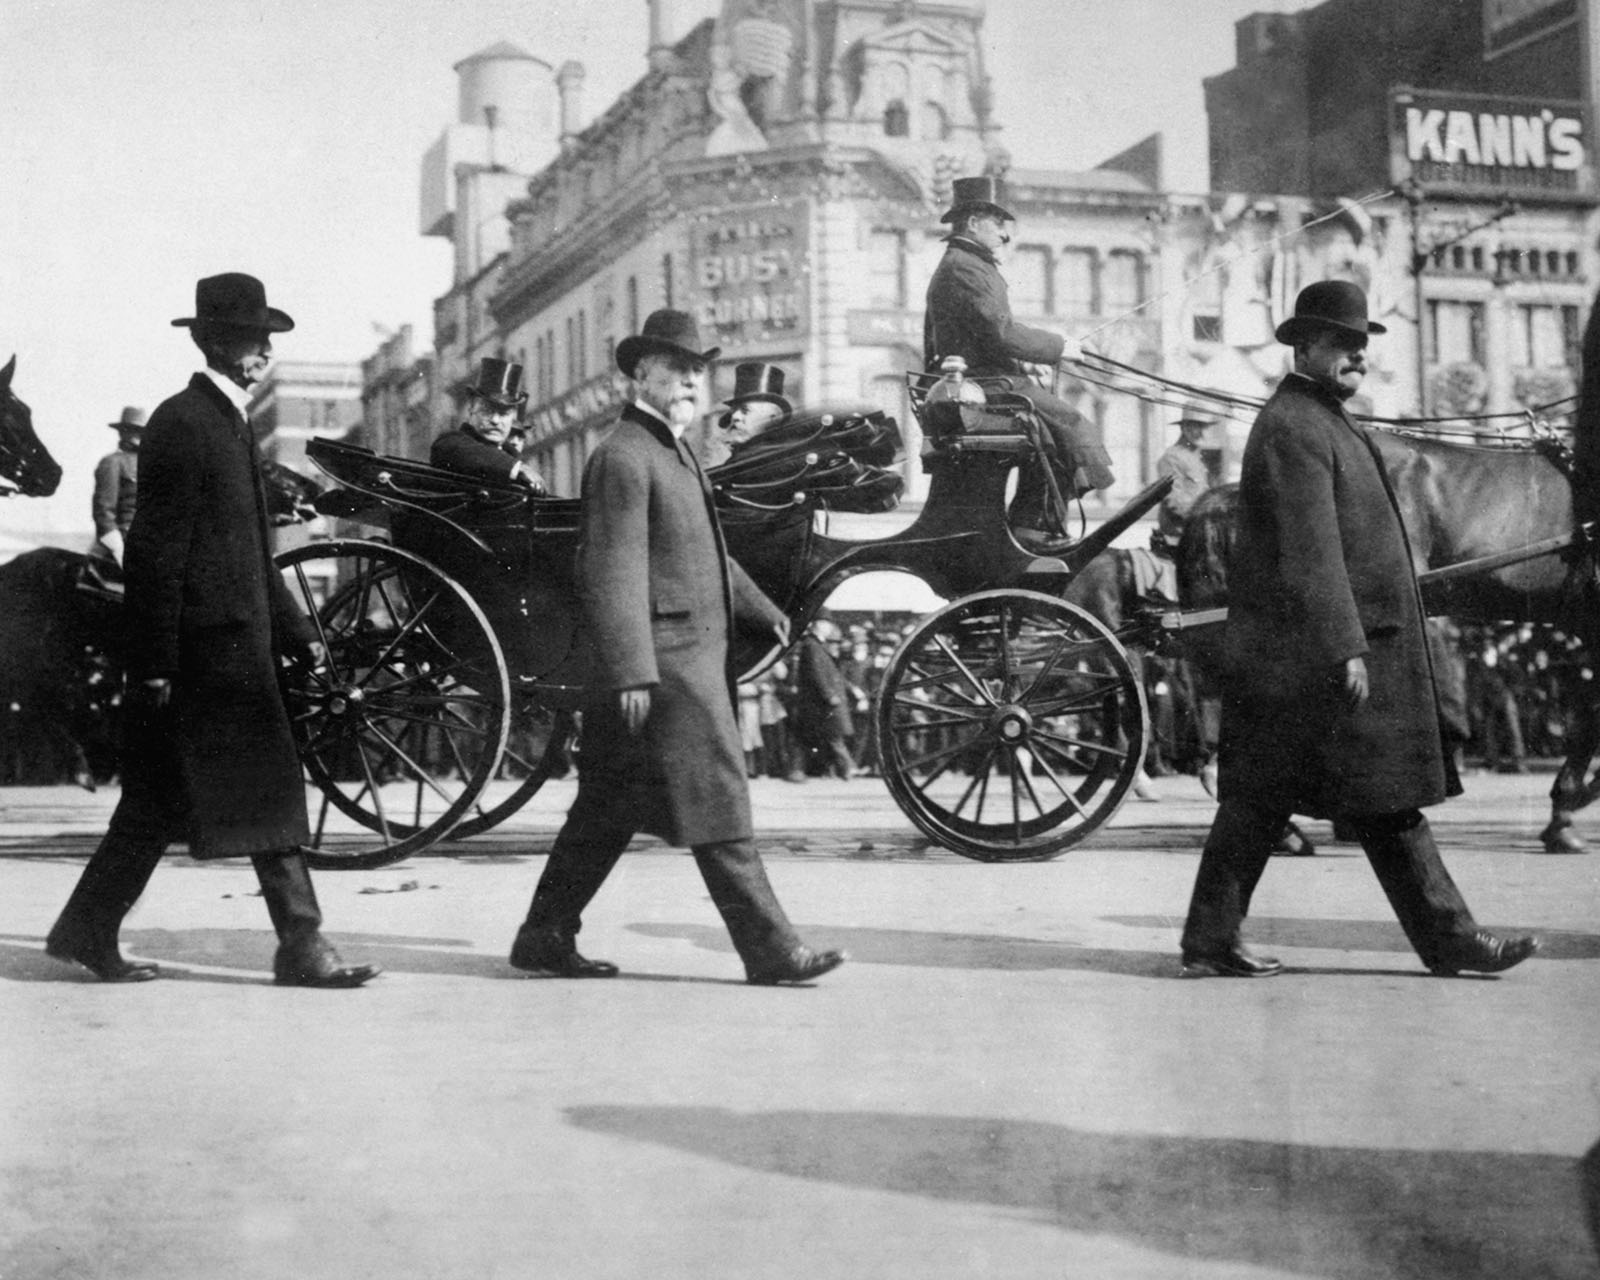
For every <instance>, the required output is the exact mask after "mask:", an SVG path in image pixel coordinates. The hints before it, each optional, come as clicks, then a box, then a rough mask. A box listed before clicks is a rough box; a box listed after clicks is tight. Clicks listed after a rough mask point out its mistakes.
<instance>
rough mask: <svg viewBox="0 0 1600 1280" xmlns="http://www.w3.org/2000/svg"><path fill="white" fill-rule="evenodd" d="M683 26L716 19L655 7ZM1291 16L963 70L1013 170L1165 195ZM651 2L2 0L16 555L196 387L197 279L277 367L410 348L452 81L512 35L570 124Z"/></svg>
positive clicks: (1240, 8)
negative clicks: (239, 279)
mask: <svg viewBox="0 0 1600 1280" xmlns="http://www.w3.org/2000/svg"><path fill="white" fill-rule="evenodd" d="M672 3H673V7H674V9H675V11H676V14H675V27H676V30H677V32H678V33H679V34H682V33H683V32H686V31H688V30H689V29H690V28H691V27H692V26H693V25H694V23H695V22H697V21H699V20H700V19H701V18H704V17H710V16H712V15H713V14H714V13H715V12H716V10H717V9H718V8H719V7H720V4H719V0H672ZM1302 7H1305V5H1304V4H1301V3H1293V2H1290V0H1283V2H1280V0H988V3H987V9H986V19H985V25H984V44H985V49H984V54H985V59H986V62H987V65H988V67H989V70H990V74H991V76H992V77H993V80H994V84H995V91H996V113H997V117H998V119H999V120H1000V121H1001V123H1002V125H1003V126H1004V131H1003V133H1002V140H1003V142H1004V144H1005V146H1006V147H1007V148H1008V149H1009V150H1010V152H1011V155H1012V161H1013V163H1014V164H1015V165H1017V166H1018V167H1020V168H1062V169H1084V168H1090V167H1092V166H1093V165H1094V164H1095V163H1097V162H1098V161H1100V160H1103V159H1106V158H1108V157H1109V156H1111V155H1113V154H1115V153H1116V152H1118V151H1120V150H1122V149H1123V148H1124V147H1126V146H1129V145H1130V144H1132V143H1134V142H1137V141H1138V140H1139V139H1140V138H1143V137H1144V136H1145V135H1147V134H1149V133H1153V132H1157V131H1160V132H1161V133H1163V134H1164V135H1165V138H1166V157H1167V181H1168V185H1169V186H1170V187H1172V188H1173V189H1175V190H1180V191H1200V190H1204V189H1205V188H1206V186H1207V182H1208V175H1207V172H1206V122H1205V107H1204V98H1203V94H1202V89H1201V81H1202V80H1203V78H1204V77H1206V76H1210V75H1215V74H1217V73H1218V72H1221V71H1224V70H1226V69H1227V68H1228V67H1230V66H1232V65H1233V51H1234V43H1233V40H1234V36H1233V27H1234V23H1235V22H1236V21H1237V20H1238V19H1239V18H1240V17H1242V16H1244V15H1245V14H1248V13H1251V12H1255V11H1258V10H1272V9H1284V10H1291V9H1297V8H1302ZM647 37H648V19H647V8H646V3H645V0H543V2H540V0H531V2H530V0H521V2H520V3H511V2H509V0H270V3H268V2H267V0H114V2H108V0H5V21H4V38H3V40H0V361H4V360H5V359H6V358H7V356H8V355H9V354H10V353H13V352H14V353H15V354H16V356H17V374H16V379H15V383H14V388H15V390H16V391H17V393H18V394H19V395H20V396H21V397H22V398H23V399H24V400H25V401H26V402H27V403H28V404H29V405H30V406H31V407H32V409H33V420H34V426H35V428H36V430H37V431H38V433H39V436H40V438H41V439H42V440H43V441H44V443H45V445H46V447H47V448H49V450H50V451H51V453H52V454H53V455H54V456H55V458H56V459H57V461H59V462H60V463H61V464H62V466H63V468H64V469H65V472H66V476H65V479H64V480H63V482H62V486H61V491H60V492H59V493H58V494H57V495H56V497H54V498H51V499H25V498H11V499H9V500H5V501H0V551H3V550H5V549H6V547H7V545H8V544H14V543H15V541H16V540H19V539H20V540H25V541H28V542H30V543H31V542H40V541H43V542H49V543H52V544H54V545H59V546H68V547H72V548H74V549H85V548H87V546H88V541H89V537H90V533H91V528H90V523H89V514H88V507H89V493H90V490H91V488H92V472H93V468H94V463H95V461H96V459H98V458H99V457H100V455H101V454H103V453H105V452H107V451H108V450H109V449H110V448H112V447H113V446H114V444H115V433H114V432H112V431H111V430H109V429H108V428H107V427H106V426H105V425H104V424H106V423H109V422H111V421H112V420H113V419H115V418H116V417H117V415H118V413H119V412H120V410H121V408H122V406H123V405H125V404H134V405H141V406H143V407H145V408H147V409H151V408H154V407H155V406H156V405H157V404H158V403H159V402H160V401H161V400H163V399H165V398H166V397H167V396H168V395H171V394H172V393H173V392H174V391H177V390H178V389H180V388H181V387H182V386H183V384H184V383H185V382H186V381H187V379H188V377H189V374H190V373H191V372H192V371H193V369H194V368H195V367H196V362H195V359H194V357H195V356H196V352H195V350H194V348H193V346H192V345H191V344H190V342H189V339H188V336H187V333H186V332H185V331H184V330H182V329H175V328H172V327H171V325H170V324H169V323H168V322H169V321H170V320H172V319H174V318H177V317H180V316H188V315H191V314H193V310H192V308H193V301H194V282H195V281H196V280H197V279H198V278H200V277H202V276H207V275H213V274H215V273H217V272H220V271H231V270H238V271H248V272H250V273H251V274H254V275H257V276H259V277H260V278H261V279H262V280H264V281H265V282H266V286H267V296H268V301H269V302H270V303H271V304H272V305H274V306H277V307H280V308H282V309H283V310H286V311H288V312H289V313H290V314H291V315H292V316H294V318H295V321H296V329H295V331H294V332H293V333H291V334H287V335H284V336H283V337H282V338H281V339H280V340H279V341H278V343H277V344H276V346H277V354H278V356H279V357H280V358H282V359H287V360H334V361H359V360H360V359H362V358H363V357H365V356H368V355H370V354H371V353H372V352H373V350H374V349H375V348H376V346H377V344H378V343H379V342H380V341H381V339H382V337H383V334H384V332H386V331H390V330H393V329H396V328H398V327H399V326H400V325H402V324H406V323H410V324H412V325H413V326H414V327H415V330H416V333H417V337H418V339H419V340H420V341H421V342H422V343H424V344H426V342H428V341H429V340H430V338H431V332H432V329H431V316H432V302H433V299H434V298H435V297H437V296H438V295H439V294H440V293H442V292H443V291H444V290H445V289H446V288H447V287H448V286H449V283H450V269H451V266H450V264H451V252H450V248H449V244H448V242H447V241H445V240H441V239H436V238H434V239H427V238H424V237H422V236H421V235H420V234H419V231H418V225H417V224H418V214H417V189H418V175H419V171H420V165H421V160H422V155H423V153H424V151H425V150H426V149H427V148H428V146H429V145H431V144H432V142H433V141H434V139H435V138H437V137H438V136H439V134H440V133H441V132H442V131H443V130H444V128H445V126H446V125H448V124H449V123H450V122H451V121H452V120H453V118H454V115H455V109H456V77H455V73H454V72H453V71H452V69H451V68H452V66H453V65H454V64H455V63H456V62H458V61H460V60H461V59H462V58H464V57H466V56H468V55H469V54H472V53H475V52H476V51H478V50H479V49H482V48H484V47H485V46H487V45H490V44H493V43H495V42H496V41H499V40H510V41H511V42H513V43H515V44H519V45H521V46H522V47H523V48H525V49H527V50H528V51H529V52H530V53H533V54H535V55H537V56H539V57H542V58H544V59H545V60H546V61H548V62H550V63H552V64H553V65H557V66H559V65H560V64H561V63H562V62H565V61H566V60H568V59H577V60H578V61H580V62H582V63H583V64H584V67H585V70H586V72H587V77H586V80H585V83H584V89H583V102H584V113H585V118H586V119H593V118H594V117H595V116H596V115H598V114H599V113H600V112H602V111H603V110H604V109H605V108H606V106H608V105H609V104H610V103H611V102H612V101H614V100H615V99H616V97H617V96H618V94H620V93H621V92H622V91H623V90H624V89H626V88H627V87H628V86H629V85H630V84H632V83H633V82H634V81H635V80H637V79H638V78H639V77H640V76H641V75H643V74H644V72H645V69H646V67H645V48H646V44H647Z"/></svg>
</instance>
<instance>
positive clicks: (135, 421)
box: [89, 404, 149, 577]
mask: <svg viewBox="0 0 1600 1280" xmlns="http://www.w3.org/2000/svg"><path fill="white" fill-rule="evenodd" d="M148 417H149V415H148V414H146V413H145V411H144V410H143V409H139V408H136V407H135V406H133V405H131V404H130V405H128V406H127V407H126V408H125V409H123V411H122V416H121V417H120V418H118V419H117V420H116V421H115V422H111V423H107V424H106V425H107V426H109V427H111V428H112V429H113V430H115V431H116V433H117V447H116V448H115V449H114V450H112V451H111V452H110V453H108V454H106V456H105V457H103V458H101V459H100V461H99V462H97V463H96V464H95V468H94V498H93V500H92V501H91V504H90V510H91V514H92V515H93V516H94V545H93V546H91V547H90V548H89V554H90V555H91V556H92V557H93V558H94V559H95V560H97V561H99V562H100V567H113V572H114V573H115V576H117V577H120V576H121V573H120V570H121V568H122V550H123V544H124V539H126V537H127V536H128V529H129V527H130V526H131V525H132V524H133V511H134V506H135V504H136V502H137V501H138V492H139V441H140V438H141V437H142V436H143V435H144V426H145V422H146V420H147V419H148Z"/></svg>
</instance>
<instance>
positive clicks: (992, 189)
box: [939, 174, 1016, 222]
mask: <svg viewBox="0 0 1600 1280" xmlns="http://www.w3.org/2000/svg"><path fill="white" fill-rule="evenodd" d="M1004 196H1005V192H1004V191H1003V190H1002V189H1001V187H1000V179H999V178H996V177H993V176H992V175H989V174H984V175H983V176H982V177H978V178H957V179H956V180H955V181H954V182H952V183H951V184H950V207H949V208H948V209H946V210H945V211H944V213H943V214H942V215H941V216H940V218H939V221H940V222H954V221H955V220H956V219H957V218H959V217H960V216H961V215H962V214H964V213H976V212H978V211H979V210H982V209H992V210H993V211H994V212H995V213H997V214H999V215H1000V216H1001V217H1002V218H1004V219H1005V220H1006V221H1007V222H1015V221H1016V216H1015V215H1014V214H1013V213H1012V212H1011V210H1009V209H1007V208H1006V207H1005V206H1004V205H1003V204H1001V203H1000V201H1001V200H1002V199H1003V198H1004Z"/></svg>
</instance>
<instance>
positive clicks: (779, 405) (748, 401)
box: [701, 360, 794, 467]
mask: <svg viewBox="0 0 1600 1280" xmlns="http://www.w3.org/2000/svg"><path fill="white" fill-rule="evenodd" d="M722 403H723V404H725V405H727V406H728V412H726V413H725V414H723V415H722V416H721V417H720V418H718V419H717V434H716V435H715V436H714V437H713V438H712V440H711V441H710V443H709V447H708V448H707V450H706V455H707V456H706V457H704V458H702V459H701V461H702V463H703V465H705V466H707V467H715V466H720V465H721V464H722V463H724V462H726V461H728V458H729V455H730V454H731V453H732V452H733V449H734V447H735V446H737V445H741V444H744V443H746V442H747V441H750V440H754V439H755V438H756V437H757V436H759V435H760V434H761V433H762V432H763V431H765V430H766V429H767V428H768V427H771V426H774V425H776V424H777V423H780V422H782V421H783V420H784V419H785V418H787V417H788V416H789V415H790V414H791V413H793V412H794V406H793V405H792V404H790V403H789V401H788V400H787V399H785V398H784V394H783V370H782V369H780V368H778V366H777V365H775V364H763V363H762V362H761V361H759V360H746V361H744V362H743V363H742V364H739V365H737V366H735V368H734V371H733V394H732V395H731V396H729V397H728V398H727V399H726V400H724V401H723V402H722Z"/></svg>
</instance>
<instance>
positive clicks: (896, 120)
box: [883, 98, 911, 138]
mask: <svg viewBox="0 0 1600 1280" xmlns="http://www.w3.org/2000/svg"><path fill="white" fill-rule="evenodd" d="M883 132H884V136H885V137H889V138H904V137H907V136H909V135H910V133H911V113H910V112H909V111H907V110H906V104H905V103H904V102H902V101H901V100H900V99H899V98H896V99H895V100H894V101H893V102H891V103H890V104H889V105H888V106H886V107H885V108H884V109H883Z"/></svg>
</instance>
